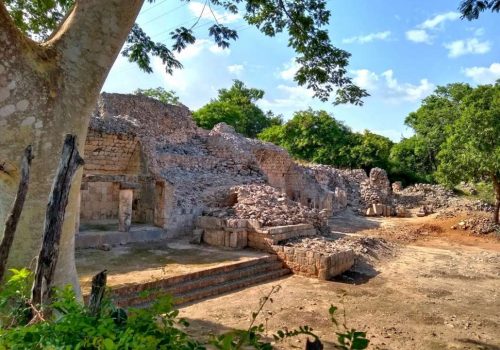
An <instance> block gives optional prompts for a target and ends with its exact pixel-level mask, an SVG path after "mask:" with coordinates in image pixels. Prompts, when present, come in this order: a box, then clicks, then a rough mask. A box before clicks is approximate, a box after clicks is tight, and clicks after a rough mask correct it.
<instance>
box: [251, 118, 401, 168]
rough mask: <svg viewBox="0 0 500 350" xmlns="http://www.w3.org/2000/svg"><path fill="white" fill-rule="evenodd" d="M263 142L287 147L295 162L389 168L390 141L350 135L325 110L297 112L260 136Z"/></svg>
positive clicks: (373, 136)
mask: <svg viewBox="0 0 500 350" xmlns="http://www.w3.org/2000/svg"><path fill="white" fill-rule="evenodd" d="M259 138H260V139H261V140H263V141H268V142H272V143H274V144H277V145H280V146H282V147H284V148H286V149H287V150H288V151H289V152H290V154H291V155H292V156H294V157H296V158H298V159H302V160H306V161H310V162H315V163H321V164H327V165H334V166H339V167H353V168H364V169H366V170H369V169H371V168H373V167H382V168H387V167H388V164H389V163H388V159H389V154H390V151H391V148H392V145H393V142H392V141H391V140H389V139H388V138H386V137H384V136H380V135H377V134H374V133H371V132H369V131H365V132H364V133H363V134H358V133H353V132H352V131H351V130H350V129H349V128H348V127H347V126H345V125H344V124H343V123H342V122H340V121H338V120H336V119H335V118H333V117H332V116H331V115H330V114H328V113H327V112H325V111H313V110H312V109H309V110H306V111H300V112H296V113H295V114H294V116H293V118H292V119H291V120H289V121H288V122H287V123H285V124H284V125H281V126H280V125H275V126H272V127H270V128H267V129H265V130H263V131H262V132H261V133H260V134H259Z"/></svg>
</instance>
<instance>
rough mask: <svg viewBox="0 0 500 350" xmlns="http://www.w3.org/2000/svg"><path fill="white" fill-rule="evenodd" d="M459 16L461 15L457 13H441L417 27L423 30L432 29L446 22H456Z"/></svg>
mask: <svg viewBox="0 0 500 350" xmlns="http://www.w3.org/2000/svg"><path fill="white" fill-rule="evenodd" d="M460 16H461V15H460V13H458V12H446V13H441V14H439V15H436V16H434V17H432V18H429V19H427V20H425V21H424V22H423V23H422V24H420V25H419V27H420V28H423V29H434V28H436V27H438V26H439V25H441V24H443V23H444V22H446V21H456V20H457V19H459V18H460Z"/></svg>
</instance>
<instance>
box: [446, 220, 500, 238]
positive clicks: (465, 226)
mask: <svg viewBox="0 0 500 350" xmlns="http://www.w3.org/2000/svg"><path fill="white" fill-rule="evenodd" d="M451 228H452V229H454V230H457V229H460V230H464V231H470V232H472V233H474V234H477V235H485V234H488V233H491V232H494V231H499V232H500V225H497V224H495V223H494V222H493V220H491V219H490V218H486V217H471V218H468V219H465V220H463V221H460V222H459V223H458V224H457V225H453V226H452V227H451Z"/></svg>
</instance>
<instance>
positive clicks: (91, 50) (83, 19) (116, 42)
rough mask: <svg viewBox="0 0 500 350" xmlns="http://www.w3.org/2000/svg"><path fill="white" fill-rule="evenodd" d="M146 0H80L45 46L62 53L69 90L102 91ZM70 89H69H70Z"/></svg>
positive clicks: (63, 68)
mask: <svg viewBox="0 0 500 350" xmlns="http://www.w3.org/2000/svg"><path fill="white" fill-rule="evenodd" d="M143 2H144V0H106V1H102V0H77V1H76V2H75V5H74V7H73V9H72V10H71V12H70V14H69V15H68V16H67V18H66V20H65V21H64V23H63V24H62V25H61V26H60V28H59V29H58V31H57V33H55V34H54V35H53V36H52V38H51V39H50V40H48V41H47V42H46V43H45V45H49V46H54V47H55V48H56V50H57V51H58V53H59V54H60V68H62V71H63V72H64V86H65V87H66V88H67V89H70V90H74V89H75V88H77V89H82V90H83V91H99V90H100V88H101V87H102V84H103V83H104V80H105V78H106V76H107V74H108V72H109V70H110V69H111V66H112V65H113V63H114V61H115V60H116V57H117V56H118V54H119V52H120V49H121V47H122V46H123V43H124V42H125V39H126V38H127V35H128V33H129V32H130V29H131V28H132V25H133V24H134V21H135V19H136V17H137V15H138V14H139V11H140V9H141V7H142V4H143ZM66 92H67V91H66Z"/></svg>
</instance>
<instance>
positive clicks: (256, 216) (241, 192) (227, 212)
mask: <svg viewBox="0 0 500 350" xmlns="http://www.w3.org/2000/svg"><path fill="white" fill-rule="evenodd" d="M221 191H223V189H221V190H220V191H219V192H218V193H212V197H214V198H218V199H217V200H214V201H213V202H218V203H226V204H229V203H231V202H233V205H232V206H230V207H229V206H228V207H225V208H214V207H212V208H210V209H207V210H205V212H204V214H205V215H211V216H218V217H223V218H236V219H252V220H256V221H257V222H258V223H259V224H260V226H262V227H266V226H271V227H272V226H286V225H296V224H303V223H308V224H313V225H314V226H315V227H316V228H320V227H322V226H323V222H324V221H323V219H322V218H321V213H320V211H319V210H317V209H311V208H308V207H305V206H303V205H301V204H300V203H297V202H295V201H292V200H290V199H288V198H287V196H286V195H285V194H284V193H282V192H280V191H279V190H277V189H276V188H274V187H271V186H268V185H264V184H249V185H240V186H233V187H231V188H229V189H226V197H227V199H225V200H224V199H222V197H221V196H222V195H221V193H220V192H221Z"/></svg>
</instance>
